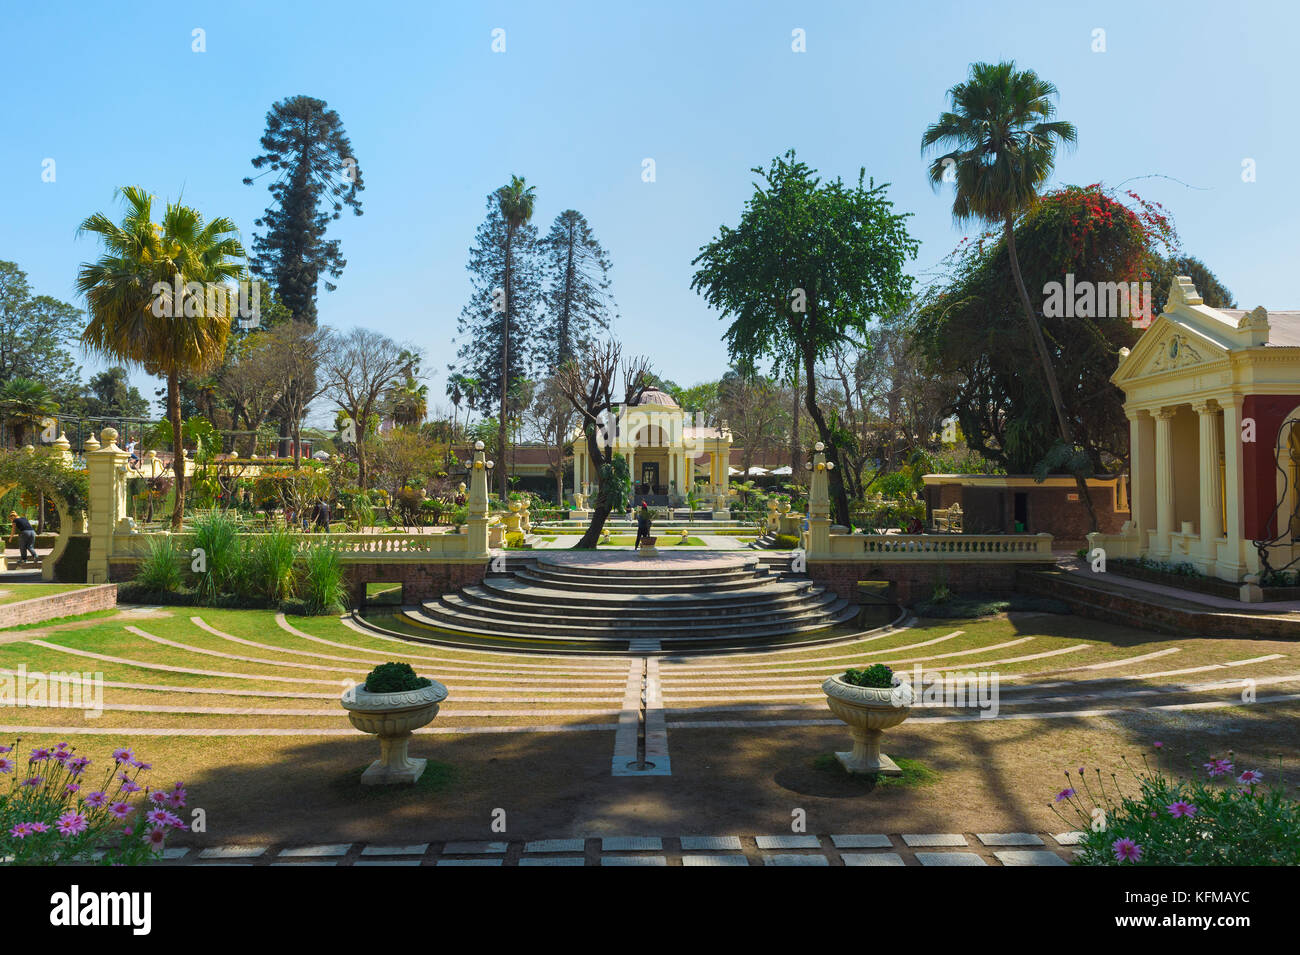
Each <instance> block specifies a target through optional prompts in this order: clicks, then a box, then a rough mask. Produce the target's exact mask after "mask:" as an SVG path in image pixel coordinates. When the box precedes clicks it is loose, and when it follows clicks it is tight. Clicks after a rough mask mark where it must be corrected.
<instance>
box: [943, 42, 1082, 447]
mask: <svg viewBox="0 0 1300 955" xmlns="http://www.w3.org/2000/svg"><path fill="white" fill-rule="evenodd" d="M1056 95H1057V93H1056V87H1055V86H1053V85H1052V84H1051V83H1049V82H1047V80H1044V79H1042V78H1041V77H1039V76H1038V74H1037V73H1035V72H1034V71H1033V70H1017V69H1016V65H1015V63H1014V62H1004V63H997V64H993V63H973V64H971V68H970V76H969V77H968V78H967V80H966V82H964V83H958V84H957V85H956V86H954V87H953V88H952V89H950V90H949V91H948V97H949V99H950V100H951V101H952V109H951V111H950V112H946V113H943V114H942V115H941V116H940V117H939V121H938V122H937V123H934V124H933V125H932V126H930V127H929V128H928V129H926V131H925V135H924V136H922V137H921V151H922V152H923V153H924V152H926V151H928V150H930V149H934V148H938V149H947V150H948V152H945V153H943V155H940V156H937V157H935V159H934V161H933V162H932V163H930V182H931V184H932V185H933V186H934V187H935V188H936V189H938V188H940V187H941V186H942V185H943V184H944V182H945V181H955V182H956V186H957V192H956V197H955V198H954V200H953V205H952V214H953V218H954V219H955V220H956V221H957V222H959V223H965V222H969V221H970V220H972V219H975V220H978V221H980V222H985V223H988V224H990V225H993V226H1000V227H1001V228H1002V234H1003V236H1004V237H1005V239H1006V244H1007V254H1008V256H1009V257H1010V260H1011V274H1012V275H1013V276H1014V277H1015V281H1016V290H1017V291H1018V292H1019V293H1020V304H1021V305H1022V306H1023V308H1024V310H1025V320H1026V321H1027V322H1028V323H1029V329H1030V334H1031V335H1032V337H1033V341H1034V347H1035V348H1036V349H1037V351H1038V358H1039V361H1040V362H1041V363H1042V369H1043V376H1044V378H1046V379H1047V388H1048V391H1049V392H1050V394H1051V397H1052V405H1053V407H1054V408H1055V411H1056V423H1057V426H1058V428H1059V429H1060V432H1061V440H1062V441H1063V442H1064V443H1065V444H1066V445H1067V446H1068V447H1073V438H1072V435H1071V431H1070V426H1069V423H1068V422H1067V420H1066V417H1065V405H1064V403H1063V402H1062V400H1061V386H1060V384H1059V383H1058V382H1057V379H1056V369H1055V367H1054V366H1053V364H1052V357H1051V354H1050V353H1049V352H1048V350H1047V341H1046V339H1045V338H1044V337H1043V329H1042V327H1041V326H1040V325H1039V323H1038V319H1037V318H1036V317H1035V315H1034V309H1033V306H1032V305H1030V303H1029V292H1028V291H1027V290H1026V288H1025V280H1024V277H1023V276H1022V275H1021V274H1020V259H1019V257H1018V256H1017V255H1016V236H1015V231H1014V228H1013V227H1014V225H1015V221H1016V218H1017V217H1018V216H1019V215H1020V214H1021V213H1022V212H1024V211H1025V210H1026V209H1028V208H1029V207H1030V206H1032V205H1033V204H1034V202H1035V201H1036V200H1037V198H1038V189H1039V187H1040V186H1041V185H1042V184H1043V183H1045V182H1046V181H1047V179H1048V177H1050V176H1051V174H1052V169H1053V168H1054V166H1055V163H1056V148H1057V145H1058V144H1059V143H1065V144H1066V145H1073V144H1074V142H1075V140H1076V138H1077V134H1076V131H1075V128H1074V124H1073V123H1067V122H1065V121H1063V120H1054V119H1053V118H1052V117H1053V116H1054V115H1055V114H1056V107H1055V105H1053V103H1052V99H1053V98H1054V97H1055V96H1056Z"/></svg>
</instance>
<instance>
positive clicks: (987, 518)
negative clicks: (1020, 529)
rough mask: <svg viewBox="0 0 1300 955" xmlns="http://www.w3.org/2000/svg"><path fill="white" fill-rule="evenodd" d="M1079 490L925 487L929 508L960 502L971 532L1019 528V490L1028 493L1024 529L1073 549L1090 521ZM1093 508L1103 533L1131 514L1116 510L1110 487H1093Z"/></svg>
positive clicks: (1116, 527) (1117, 527) (1084, 537)
mask: <svg viewBox="0 0 1300 955" xmlns="http://www.w3.org/2000/svg"><path fill="white" fill-rule="evenodd" d="M1078 493H1079V489H1078V488H1077V487H1075V486H1073V485H1070V486H1067V487H1051V486H1048V485H1028V486H1025V487H978V486H972V485H962V484H960V483H956V482H953V483H943V484H938V485H930V486H927V487H926V489H925V496H926V501H927V503H928V504H929V506H930V510H931V512H933V511H934V509H936V508H949V507H952V505H954V504H960V505H961V506H962V510H963V511H965V512H966V521H965V529H966V531H967V533H972V534H975V533H982V534H990V533H997V532H999V531H1001V532H1002V533H1004V534H1014V533H1016V529H1015V522H1016V495H1017V494H1024V495H1026V499H1025V509H1026V525H1025V530H1024V533H1027V534H1042V533H1047V534H1051V535H1052V538H1053V541H1052V546H1053V547H1056V548H1057V549H1058V550H1060V549H1068V550H1074V549H1077V548H1079V547H1083V546H1084V545H1085V544H1086V543H1087V536H1088V532H1089V531H1090V530H1091V526H1090V524H1089V522H1088V509H1087V507H1085V506H1084V504H1083V502H1082V501H1081V500H1077V499H1076V500H1071V495H1074V496H1075V497H1076V498H1077V496H1078ZM1088 496H1089V497H1091V498H1092V506H1093V509H1094V510H1095V511H1096V512H1097V525H1098V530H1099V531H1100V532H1101V533H1103V534H1118V533H1119V530H1120V528H1121V527H1122V526H1123V525H1124V522H1125V521H1126V520H1128V519H1129V513H1128V511H1116V510H1115V493H1114V491H1113V490H1112V489H1111V488H1109V487H1090V488H1088Z"/></svg>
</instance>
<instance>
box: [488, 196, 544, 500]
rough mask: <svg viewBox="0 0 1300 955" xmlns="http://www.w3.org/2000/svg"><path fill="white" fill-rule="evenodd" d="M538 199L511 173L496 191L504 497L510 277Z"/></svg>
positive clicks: (499, 434)
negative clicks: (501, 243) (502, 300)
mask: <svg viewBox="0 0 1300 955" xmlns="http://www.w3.org/2000/svg"><path fill="white" fill-rule="evenodd" d="M536 200H537V197H536V195H535V190H534V187H532V186H529V185H526V184H525V183H524V180H523V177H522V176H511V177H510V184H509V185H508V186H502V187H501V188H500V189H498V190H497V203H498V204H499V206H500V208H501V215H502V217H504V219H505V221H506V268H505V283H504V285H505V296H506V310H505V314H504V319H503V321H504V327H503V328H502V329H501V414H500V415H499V416H498V419H497V420H498V422H499V423H498V428H497V445H498V451H497V453H498V454H499V455H500V456H501V467H499V468H498V469H497V473H498V474H499V475H500V482H501V483H500V493H501V496H502V497H503V498H504V497H505V496H506V467H505V456H506V399H507V396H508V392H509V388H510V366H509V358H510V310H511V307H512V302H511V298H510V279H511V276H512V273H513V272H514V258H513V254H514V241H515V233H516V232H518V231H519V229H520V227H521V226H523V225H524V224H525V223H527V222H528V220H529V219H531V218H532V217H533V204H534V203H535V202H536Z"/></svg>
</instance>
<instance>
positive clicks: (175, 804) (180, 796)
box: [167, 789, 185, 809]
mask: <svg viewBox="0 0 1300 955" xmlns="http://www.w3.org/2000/svg"><path fill="white" fill-rule="evenodd" d="M167 805H168V806H170V807H171V808H172V809H184V808H185V790H183V789H182V790H180V791H179V792H170V793H168V794H167Z"/></svg>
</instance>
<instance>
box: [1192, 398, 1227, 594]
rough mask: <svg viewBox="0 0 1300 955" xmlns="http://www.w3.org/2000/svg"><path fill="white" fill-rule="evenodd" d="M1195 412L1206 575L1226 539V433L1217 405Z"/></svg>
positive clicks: (1202, 547)
mask: <svg viewBox="0 0 1300 955" xmlns="http://www.w3.org/2000/svg"><path fill="white" fill-rule="evenodd" d="M1196 413H1197V415H1198V416H1199V421H1200V426H1201V429H1200V459H1201V555H1202V557H1203V558H1204V559H1205V561H1206V568H1205V571H1206V573H1213V572H1214V563H1215V561H1217V560H1218V556H1219V540H1220V539H1221V538H1222V537H1223V528H1222V527H1221V526H1220V512H1219V502H1220V500H1221V499H1222V495H1223V488H1222V486H1221V485H1220V483H1219V441H1220V440H1222V438H1223V432H1222V430H1221V429H1220V428H1219V406H1218V405H1217V404H1213V403H1211V402H1208V401H1207V402H1204V403H1202V404H1199V405H1197V406H1196Z"/></svg>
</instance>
